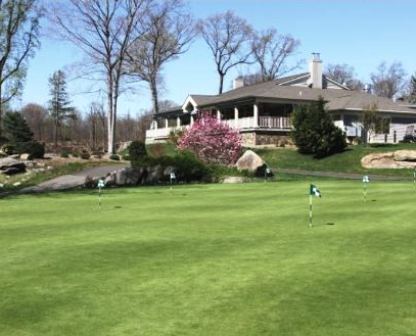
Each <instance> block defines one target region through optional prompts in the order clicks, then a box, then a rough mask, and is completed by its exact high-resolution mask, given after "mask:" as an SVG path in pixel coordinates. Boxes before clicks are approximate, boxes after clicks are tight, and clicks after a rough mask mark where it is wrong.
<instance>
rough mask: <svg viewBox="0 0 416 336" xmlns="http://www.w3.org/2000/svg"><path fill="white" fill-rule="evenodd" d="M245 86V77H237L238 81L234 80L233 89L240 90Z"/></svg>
mask: <svg viewBox="0 0 416 336" xmlns="http://www.w3.org/2000/svg"><path fill="white" fill-rule="evenodd" d="M243 86H244V78H243V77H241V76H240V77H237V78H236V79H234V80H233V89H234V90H235V89H238V88H240V87H243Z"/></svg>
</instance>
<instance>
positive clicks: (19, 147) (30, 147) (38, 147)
mask: <svg viewBox="0 0 416 336" xmlns="http://www.w3.org/2000/svg"><path fill="white" fill-rule="evenodd" d="M15 152H16V153H17V154H25V153H27V154H29V159H30V160H33V159H42V158H43V156H44V155H45V145H44V144H41V143H40V142H37V141H29V142H21V143H16V144H15Z"/></svg>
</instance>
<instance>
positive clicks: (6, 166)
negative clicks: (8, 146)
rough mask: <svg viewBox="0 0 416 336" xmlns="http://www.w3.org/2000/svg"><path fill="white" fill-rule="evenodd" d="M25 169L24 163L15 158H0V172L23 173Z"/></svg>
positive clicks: (8, 173)
mask: <svg viewBox="0 0 416 336" xmlns="http://www.w3.org/2000/svg"><path fill="white" fill-rule="evenodd" d="M25 171H26V165H25V163H24V162H22V161H19V160H16V159H14V158H11V157H6V158H3V159H0V173H3V174H6V175H14V174H19V173H24V172H25Z"/></svg>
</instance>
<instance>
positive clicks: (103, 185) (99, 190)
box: [97, 179, 105, 209]
mask: <svg viewBox="0 0 416 336" xmlns="http://www.w3.org/2000/svg"><path fill="white" fill-rule="evenodd" d="M97 187H98V208H100V209H101V191H102V188H104V187H105V182H104V180H102V179H99V180H98V183H97Z"/></svg>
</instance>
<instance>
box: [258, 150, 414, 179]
mask: <svg viewBox="0 0 416 336" xmlns="http://www.w3.org/2000/svg"><path fill="white" fill-rule="evenodd" d="M399 149H412V150H416V145H415V144H398V145H378V146H369V147H367V146H364V145H357V146H350V147H349V148H348V149H347V150H346V151H345V152H343V153H340V154H335V155H332V156H329V157H327V158H323V159H315V158H313V157H312V156H311V155H303V154H300V153H298V152H297V151H296V150H294V149H288V148H279V149H257V150H256V152H257V153H258V154H259V155H260V156H261V157H262V158H263V159H264V160H265V161H266V162H267V163H268V164H269V165H270V166H272V167H275V168H285V169H303V170H309V171H323V172H328V171H331V172H344V173H372V174H379V175H395V176H409V171H410V169H364V168H363V167H362V166H361V159H362V158H363V157H364V156H366V155H367V154H370V153H380V152H390V151H395V150H399ZM410 175H411V174H410Z"/></svg>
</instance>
